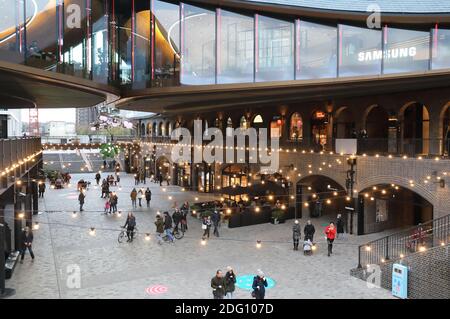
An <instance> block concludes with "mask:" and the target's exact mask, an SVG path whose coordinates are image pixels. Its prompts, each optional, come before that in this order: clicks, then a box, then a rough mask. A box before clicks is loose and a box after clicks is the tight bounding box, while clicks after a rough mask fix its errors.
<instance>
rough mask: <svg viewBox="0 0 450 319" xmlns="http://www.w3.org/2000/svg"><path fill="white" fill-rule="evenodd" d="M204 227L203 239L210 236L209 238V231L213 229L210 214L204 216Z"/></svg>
mask: <svg viewBox="0 0 450 319" xmlns="http://www.w3.org/2000/svg"><path fill="white" fill-rule="evenodd" d="M202 229H203V236H202V238H203V239H206V238H208V239H209V233H210V230H211V217H210V216H205V217H203V222H202Z"/></svg>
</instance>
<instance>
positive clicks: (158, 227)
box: [155, 213, 164, 245]
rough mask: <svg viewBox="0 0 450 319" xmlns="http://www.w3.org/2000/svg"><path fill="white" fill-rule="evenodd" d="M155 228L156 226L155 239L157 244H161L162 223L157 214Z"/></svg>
mask: <svg viewBox="0 0 450 319" xmlns="http://www.w3.org/2000/svg"><path fill="white" fill-rule="evenodd" d="M155 226H156V237H157V238H158V244H160V245H161V244H162V234H163V233H164V221H163V219H162V217H161V215H159V213H158V214H157V215H156V220H155Z"/></svg>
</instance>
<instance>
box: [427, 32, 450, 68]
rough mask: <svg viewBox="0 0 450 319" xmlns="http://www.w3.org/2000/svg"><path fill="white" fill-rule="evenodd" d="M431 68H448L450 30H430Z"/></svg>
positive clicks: (449, 66) (449, 60) (449, 65)
mask: <svg viewBox="0 0 450 319" xmlns="http://www.w3.org/2000/svg"><path fill="white" fill-rule="evenodd" d="M432 39H433V40H432V41H433V42H432V52H433V53H432V54H433V55H432V60H431V61H432V66H431V67H432V69H446V68H450V30H445V29H438V26H436V27H435V28H434V29H433V30H432Z"/></svg>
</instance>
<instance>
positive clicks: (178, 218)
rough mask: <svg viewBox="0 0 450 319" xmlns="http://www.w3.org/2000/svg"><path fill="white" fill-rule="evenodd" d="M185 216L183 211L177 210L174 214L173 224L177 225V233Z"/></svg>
mask: <svg viewBox="0 0 450 319" xmlns="http://www.w3.org/2000/svg"><path fill="white" fill-rule="evenodd" d="M182 217H183V215H182V214H181V211H180V210H179V209H178V208H176V209H175V212H174V213H173V214H172V219H173V223H174V224H175V231H178V225H179V224H180V222H181V218H182Z"/></svg>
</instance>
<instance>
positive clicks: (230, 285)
mask: <svg viewBox="0 0 450 319" xmlns="http://www.w3.org/2000/svg"><path fill="white" fill-rule="evenodd" d="M235 284H236V274H235V273H234V270H233V268H231V266H228V267H227V273H226V274H225V295H226V297H227V299H233V292H234V290H235V289H236V287H235Z"/></svg>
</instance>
